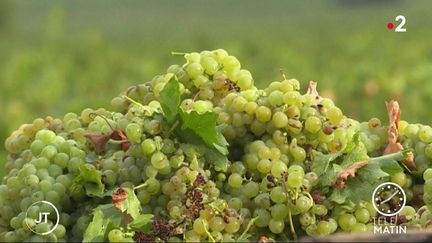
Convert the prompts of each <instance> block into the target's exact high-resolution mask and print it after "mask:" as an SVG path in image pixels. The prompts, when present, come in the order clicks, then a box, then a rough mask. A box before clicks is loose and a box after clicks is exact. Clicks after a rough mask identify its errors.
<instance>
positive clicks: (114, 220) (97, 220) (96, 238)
mask: <svg viewBox="0 0 432 243" xmlns="http://www.w3.org/2000/svg"><path fill="white" fill-rule="evenodd" d="M122 218H123V215H122V213H121V212H120V211H119V210H117V209H116V208H115V207H114V205H113V204H112V203H110V204H104V205H100V206H98V207H97V208H95V209H94V210H93V219H92V221H91V222H90V224H89V225H88V226H87V229H86V231H85V232H84V239H83V242H104V241H105V239H107V236H108V233H109V232H110V231H111V230H112V229H114V228H117V227H118V226H119V225H120V223H121V221H122Z"/></svg>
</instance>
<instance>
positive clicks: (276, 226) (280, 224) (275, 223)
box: [268, 218, 285, 234]
mask: <svg viewBox="0 0 432 243" xmlns="http://www.w3.org/2000/svg"><path fill="white" fill-rule="evenodd" d="M268 227H269V229H270V231H271V232H272V233H274V234H280V233H282V231H283V230H284V228H285V223H284V221H283V220H277V219H273V218H272V219H270V221H269V224H268Z"/></svg>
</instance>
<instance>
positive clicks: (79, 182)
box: [71, 165, 105, 197]
mask: <svg viewBox="0 0 432 243" xmlns="http://www.w3.org/2000/svg"><path fill="white" fill-rule="evenodd" d="M71 190H72V191H74V192H75V193H77V194H79V193H80V192H81V191H83V190H85V193H86V194H87V196H96V197H103V196H104V191H105V185H104V184H103V183H102V175H101V173H100V171H98V170H96V168H92V167H90V166H86V165H80V167H79V174H78V176H77V177H75V179H74V180H73V181H72V185H71Z"/></svg>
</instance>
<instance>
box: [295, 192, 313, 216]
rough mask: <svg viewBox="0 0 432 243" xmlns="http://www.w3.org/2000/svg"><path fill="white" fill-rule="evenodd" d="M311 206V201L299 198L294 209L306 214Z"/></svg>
mask: <svg viewBox="0 0 432 243" xmlns="http://www.w3.org/2000/svg"><path fill="white" fill-rule="evenodd" d="M312 206H313V201H312V199H310V198H309V197H307V196H300V197H299V198H297V200H296V207H297V208H298V209H299V210H300V212H301V213H304V212H307V211H308V210H309V209H310V208H312Z"/></svg>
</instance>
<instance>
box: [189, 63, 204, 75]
mask: <svg viewBox="0 0 432 243" xmlns="http://www.w3.org/2000/svg"><path fill="white" fill-rule="evenodd" d="M186 71H187V74H188V75H189V77H191V78H192V79H195V78H197V77H198V76H200V75H202V74H203V73H204V68H203V67H202V66H201V64H199V63H197V62H195V63H191V64H189V65H188V66H186Z"/></svg>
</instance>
